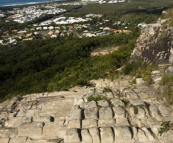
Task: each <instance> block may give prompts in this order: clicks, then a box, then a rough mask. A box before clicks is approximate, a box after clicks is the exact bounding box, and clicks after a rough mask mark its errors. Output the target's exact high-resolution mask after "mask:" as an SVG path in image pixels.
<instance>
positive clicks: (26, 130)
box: [18, 122, 42, 139]
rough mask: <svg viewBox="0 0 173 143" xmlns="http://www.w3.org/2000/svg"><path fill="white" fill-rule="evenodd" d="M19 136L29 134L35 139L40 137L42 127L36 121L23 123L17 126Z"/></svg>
mask: <svg viewBox="0 0 173 143" xmlns="http://www.w3.org/2000/svg"><path fill="white" fill-rule="evenodd" d="M18 132H19V133H18V135H19V136H29V137H32V138H35V139H40V138H42V128H41V127H40V126H38V122H32V123H24V124H21V125H19V126H18Z"/></svg>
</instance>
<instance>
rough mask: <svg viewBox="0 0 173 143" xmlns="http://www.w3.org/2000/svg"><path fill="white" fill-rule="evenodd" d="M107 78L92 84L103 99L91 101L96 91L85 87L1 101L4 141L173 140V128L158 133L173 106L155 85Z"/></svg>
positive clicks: (121, 142) (127, 142)
mask: <svg viewBox="0 0 173 143" xmlns="http://www.w3.org/2000/svg"><path fill="white" fill-rule="evenodd" d="M105 82H106V83H104V81H102V84H99V86H96V87H95V89H92V90H94V91H97V92H98V93H99V95H100V94H101V95H102V96H105V97H107V99H104V100H99V101H90V102H88V101H87V97H89V96H97V94H96V93H95V92H94V93H93V94H92V93H91V90H90V89H89V88H81V89H79V90H77V91H76V90H75V92H74V91H66V92H65V91H63V92H54V93H42V94H32V95H26V96H24V97H23V98H20V99H19V98H14V99H11V100H7V101H5V102H3V103H0V109H1V110H0V125H1V127H0V143H173V140H172V131H168V132H166V133H163V135H161V136H159V134H158V131H159V129H160V125H161V122H160V121H169V120H170V121H172V120H173V114H172V113H173V111H172V110H173V109H172V108H168V107H166V106H165V105H164V104H163V103H162V101H159V100H157V96H158V92H156V91H155V89H153V88H151V87H148V86H146V85H142V84H140V85H133V86H132V85H129V84H128V83H129V82H128V80H127V81H125V79H123V81H113V82H111V81H108V80H106V81H105ZM100 85H101V87H100ZM102 85H104V86H105V85H106V87H109V88H110V89H111V90H112V92H110V91H109V93H105V92H103V90H101V89H104V87H103V86H102ZM97 88H98V89H97ZM108 95H109V96H108ZM110 95H111V96H110Z"/></svg>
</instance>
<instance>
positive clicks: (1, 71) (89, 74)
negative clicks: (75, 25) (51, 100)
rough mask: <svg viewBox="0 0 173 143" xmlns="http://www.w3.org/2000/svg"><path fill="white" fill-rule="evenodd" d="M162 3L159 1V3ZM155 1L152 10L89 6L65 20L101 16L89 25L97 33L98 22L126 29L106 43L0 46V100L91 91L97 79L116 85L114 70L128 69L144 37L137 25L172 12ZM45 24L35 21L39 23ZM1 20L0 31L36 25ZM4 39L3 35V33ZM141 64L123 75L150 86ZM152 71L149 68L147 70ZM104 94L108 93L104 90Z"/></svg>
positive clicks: (141, 4) (99, 40) (135, 3)
mask: <svg viewBox="0 0 173 143" xmlns="http://www.w3.org/2000/svg"><path fill="white" fill-rule="evenodd" d="M157 1H158V2H161V1H160V0H157ZM158 2H155V1H152V2H151V3H150V5H148V4H147V3H146V2H142V1H132V3H122V4H110V5H109V4H103V5H99V4H89V5H87V6H82V7H81V6H80V7H78V6H77V7H74V6H61V7H62V8H63V7H66V8H67V7H68V8H67V10H68V11H70V12H69V13H66V14H64V15H65V16H75V17H79V16H85V15H86V14H88V12H89V13H94V14H102V15H103V16H102V18H95V19H93V21H91V23H92V25H95V27H97V26H96V25H97V23H100V22H101V21H100V20H103V21H104V20H109V21H108V22H105V23H104V24H105V25H104V26H110V27H111V28H115V29H121V28H124V27H123V26H118V25H113V23H114V22H117V21H119V20H120V21H122V22H124V23H125V24H128V30H131V31H132V32H131V33H129V34H124V33H121V34H120V33H119V34H115V35H114V34H110V35H107V36H104V37H92V38H82V39H77V38H73V37H70V36H69V37H68V38H60V37H58V38H55V39H45V40H42V39H37V40H33V41H25V42H21V43H19V44H18V45H7V46H0V100H4V99H7V98H10V97H12V96H16V95H24V94H28V93H35V92H45V91H60V90H68V89H69V88H70V87H73V86H76V85H81V86H83V85H87V86H90V83H89V81H90V80H92V79H98V78H110V79H114V78H116V77H117V76H118V75H119V74H121V73H119V72H117V71H116V70H117V69H118V68H120V67H122V66H123V65H125V64H126V63H127V61H128V60H129V57H130V55H131V52H132V50H133V48H134V45H135V43H136V39H137V38H138V36H139V34H140V29H139V28H138V27H137V24H138V23H140V22H146V23H150V22H154V21H156V20H157V18H158V17H159V16H160V14H161V13H162V10H164V9H166V8H168V7H170V6H171V4H172V3H169V2H170V1H169V0H167V1H166V2H165V1H164V3H163V2H161V3H158ZM45 18H46V19H47V17H44V16H43V17H42V19H37V20H38V21H34V22H39V21H42V20H45ZM5 20H6V19H5V18H1V19H0V27H1V30H2V31H5V30H13V29H23V28H24V27H25V28H27V27H28V26H29V25H30V24H32V23H24V24H17V23H15V22H5ZM1 35H2V33H1ZM114 46H115V47H117V46H118V47H119V49H118V50H115V51H114V52H112V53H109V54H107V55H103V56H90V54H91V52H92V51H93V50H97V49H103V48H106V47H114ZM143 67H145V66H144V65H143V66H141V62H137V63H128V64H126V66H125V68H124V69H123V72H122V73H123V74H130V75H134V74H135V72H136V70H137V71H138V72H139V74H138V75H140V76H143V77H144V79H145V78H146V80H149V79H150V77H148V76H147V73H150V72H145V73H146V74H143V73H144V71H145V70H144V71H142V70H141V69H143ZM144 69H147V71H150V70H148V68H144ZM105 92H110V90H109V89H105Z"/></svg>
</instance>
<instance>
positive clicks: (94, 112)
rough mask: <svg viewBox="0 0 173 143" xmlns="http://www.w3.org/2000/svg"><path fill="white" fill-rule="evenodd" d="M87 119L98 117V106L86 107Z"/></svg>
mask: <svg viewBox="0 0 173 143" xmlns="http://www.w3.org/2000/svg"><path fill="white" fill-rule="evenodd" d="M84 115H85V119H96V120H97V119H98V109H97V108H86V109H85V110H84Z"/></svg>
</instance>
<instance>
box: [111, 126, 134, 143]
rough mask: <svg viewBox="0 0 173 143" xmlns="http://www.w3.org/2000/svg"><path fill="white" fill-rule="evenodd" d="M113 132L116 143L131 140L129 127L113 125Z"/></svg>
mask: <svg viewBox="0 0 173 143" xmlns="http://www.w3.org/2000/svg"><path fill="white" fill-rule="evenodd" d="M114 133H115V142H116V143H124V142H127V141H129V142H130V141H131V140H132V134H131V132H130V129H129V127H115V128H114Z"/></svg>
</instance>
